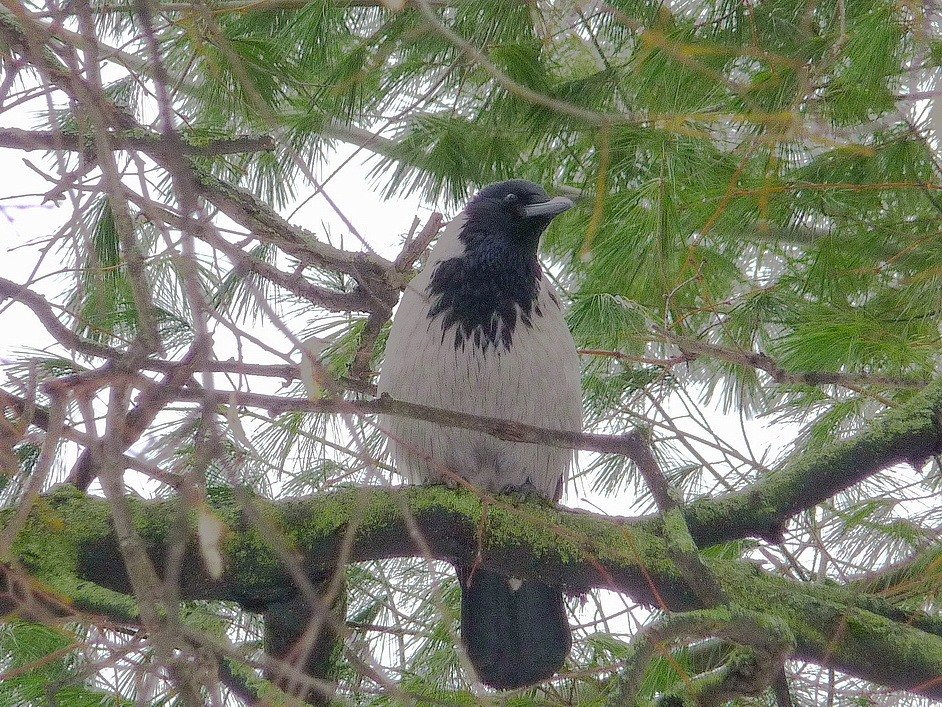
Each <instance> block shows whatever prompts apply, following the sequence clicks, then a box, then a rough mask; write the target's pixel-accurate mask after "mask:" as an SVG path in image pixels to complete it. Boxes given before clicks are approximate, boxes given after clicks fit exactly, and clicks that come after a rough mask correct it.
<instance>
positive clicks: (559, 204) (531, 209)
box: [523, 196, 573, 218]
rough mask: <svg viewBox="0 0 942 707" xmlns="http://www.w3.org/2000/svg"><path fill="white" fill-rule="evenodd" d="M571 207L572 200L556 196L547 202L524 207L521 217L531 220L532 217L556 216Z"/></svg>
mask: <svg viewBox="0 0 942 707" xmlns="http://www.w3.org/2000/svg"><path fill="white" fill-rule="evenodd" d="M572 206H573V204H572V199H567V198H566V197H564V196H557V197H554V198H552V199H550V200H549V201H544V202H541V203H539V204H529V205H527V206H524V207H523V215H524V216H525V217H526V218H533V217H534V216H558V215H559V214H561V213H562V212H563V211H567V210H569V209H571V208H572Z"/></svg>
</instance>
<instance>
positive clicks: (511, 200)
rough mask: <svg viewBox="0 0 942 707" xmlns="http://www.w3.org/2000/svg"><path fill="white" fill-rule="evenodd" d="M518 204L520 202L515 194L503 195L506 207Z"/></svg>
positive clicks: (512, 207) (514, 206)
mask: <svg viewBox="0 0 942 707" xmlns="http://www.w3.org/2000/svg"><path fill="white" fill-rule="evenodd" d="M519 204H520V199H518V198H517V195H516V194H508V195H507V196H505V197H504V206H506V207H508V208H511V209H516V208H517V207H518V205H519Z"/></svg>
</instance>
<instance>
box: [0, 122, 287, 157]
mask: <svg viewBox="0 0 942 707" xmlns="http://www.w3.org/2000/svg"><path fill="white" fill-rule="evenodd" d="M109 137H110V143H111V145H112V146H113V147H114V148H115V149H119V150H137V151H139V152H145V153H147V154H151V155H156V154H161V155H167V154H171V153H176V154H184V155H189V156H196V157H216V156H220V155H234V154H241V153H245V152H271V151H272V150H274V149H275V141H274V140H273V139H272V138H271V137H270V136H268V135H261V136H253V135H238V136H235V137H231V138H217V139H212V140H207V141H205V142H187V141H185V140H182V141H181V140H168V139H167V138H166V136H163V135H159V134H157V133H153V134H143V135H142V134H141V131H140V130H135V131H133V132H132V131H125V132H123V133H114V134H113V135H111V136H109ZM0 147H8V148H11V149H15V150H24V151H27V152H29V151H32V150H50V151H51V150H71V151H74V152H84V153H88V154H89V155H90V154H92V153H93V152H94V141H93V139H92V136H90V135H89V136H82V135H79V134H78V133H74V132H69V131H65V130H22V129H20V128H0Z"/></svg>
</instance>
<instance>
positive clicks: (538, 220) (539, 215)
mask: <svg viewBox="0 0 942 707" xmlns="http://www.w3.org/2000/svg"><path fill="white" fill-rule="evenodd" d="M571 207H572V202H571V201H570V200H569V199H566V198H565V197H561V196H558V197H556V198H554V199H550V197H549V195H547V193H546V191H545V190H544V189H543V187H541V186H540V185H539V184H534V183H533V182H528V181H527V180H525V179H511V180H508V181H506V182H498V183H497V184H491V185H490V186H487V187H484V188H483V189H482V190H481V191H479V192H478V193H477V194H475V196H474V198H473V199H471V201H470V202H468V205H467V207H465V215H466V216H467V221H466V222H465V225H464V228H463V229H462V233H461V239H462V240H463V241H464V243H465V246H466V247H468V248H469V249H473V248H476V247H479V246H481V245H486V244H494V241H495V240H496V241H500V242H502V244H504V245H508V246H513V247H514V249H516V248H522V249H523V250H524V252H525V253H527V254H535V253H536V247H537V244H538V243H539V241H540V236H541V235H543V231H545V230H546V227H547V226H548V225H549V223H550V221H552V220H553V219H554V218H555V217H556V216H558V215H559V214H561V213H562V212H563V211H566V210H567V209H569V208H571Z"/></svg>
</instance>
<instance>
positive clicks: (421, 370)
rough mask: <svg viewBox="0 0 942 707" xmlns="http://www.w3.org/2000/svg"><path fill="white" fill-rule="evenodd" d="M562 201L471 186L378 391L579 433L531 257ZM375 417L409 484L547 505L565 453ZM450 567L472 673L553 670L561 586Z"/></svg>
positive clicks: (503, 681) (544, 284)
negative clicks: (461, 487) (463, 487)
mask: <svg viewBox="0 0 942 707" xmlns="http://www.w3.org/2000/svg"><path fill="white" fill-rule="evenodd" d="M572 206H573V202H572V201H571V200H570V199H567V198H565V197H560V196H558V197H555V198H550V196H549V195H548V194H547V192H546V191H545V190H544V189H543V188H542V187H541V186H539V185H538V184H535V183H533V182H530V181H526V180H523V179H511V180H509V181H504V182H499V183H497V184H491V185H489V186H487V187H484V188H483V189H481V190H480V191H478V192H477V194H475V195H474V196H473V197H472V198H471V199H470V201H468V203H467V205H466V206H465V208H464V210H463V211H462V212H461V213H459V214H458V215H457V216H456V217H455V218H454V219H452V220H451V221H450V222H449V224H448V225H447V226H446V227H445V228H444V229H443V231H442V232H441V234H440V235H439V237H438V241H437V243H436V244H435V246H434V248H433V249H432V251H431V253H430V254H429V256H428V259H427V262H426V264H425V267H424V268H423V269H422V271H421V272H420V273H419V274H418V275H417V276H416V277H415V278H414V279H413V280H412V281H411V282H410V283H409V285H408V286H407V288H406V291H405V293H404V295H403V297H402V300H401V302H400V303H399V305H398V307H397V309H396V312H395V316H394V317H393V323H392V327H391V329H390V332H389V337H388V339H387V344H386V353H385V357H384V361H383V364H382V366H381V370H380V376H379V379H378V381H377V389H378V393H379V394H380V395H383V394H388V395H389V396H390V397H392V398H395V399H398V400H403V401H407V402H411V403H419V404H422V405H427V406H432V407H437V408H444V409H448V410H454V411H458V412H462V413H471V414H475V415H484V416H487V417H496V418H501V419H504V420H510V421H515V422H521V423H526V424H530V425H537V426H540V427H544V428H552V429H555V430H565V431H569V432H581V431H582V388H581V378H580V365H579V356H578V353H577V351H576V346H575V343H574V341H573V337H572V334H571V333H570V331H569V328H568V325H567V324H566V319H565V314H564V311H563V306H562V303H561V302H560V298H559V296H558V295H557V293H556V290H555V288H554V287H553V285H552V284H551V282H550V281H549V279H548V278H547V276H546V274H545V273H544V272H543V269H542V267H541V265H540V262H539V259H538V256H537V249H538V246H539V242H540V238H541V237H542V235H543V233H544V231H545V230H546V229H547V227H548V226H549V224H550V222H551V221H552V220H553V219H554V218H555V217H556V216H558V215H559V214H561V213H563V212H564V211H566V210H568V209H569V208H571V207H572ZM380 426H381V428H382V429H383V430H384V431H385V432H386V434H387V436H388V438H389V440H390V447H391V449H390V451H391V455H392V458H393V460H394V463H395V466H396V468H397V470H398V471H399V473H400V474H402V475H403V476H404V477H405V478H406V479H407V480H408V481H409V482H411V483H416V484H441V483H445V484H448V485H452V486H455V485H458V484H459V483H462V484H465V483H467V484H471V485H472V486H474V487H476V488H478V489H480V490H482V491H486V492H490V493H510V492H512V493H515V494H522V495H525V496H528V497H531V496H537V497H541V498H545V499H549V500H551V501H553V502H556V501H558V500H559V499H560V497H561V495H562V492H563V489H564V486H565V484H566V481H567V479H568V475H569V468H570V464H571V462H572V458H573V452H572V450H569V449H562V448H559V447H551V446H548V445H545V444H537V443H521V442H511V441H507V440H502V439H498V438H496V437H494V436H491V435H488V434H485V433H483V432H477V431H473V430H468V429H463V428H457V427H445V426H442V425H439V424H436V423H434V422H428V421H423V420H416V419H411V418H407V417H403V416H393V415H386V416H382V417H381V419H380ZM459 479H460V480H461V481H460V482H459ZM455 567H456V570H457V575H458V581H459V584H460V586H461V623H460V636H461V641H462V643H463V645H464V648H465V651H466V655H467V656H468V659H469V660H470V663H471V665H472V666H473V668H474V672H475V673H476V674H477V677H478V679H479V680H480V681H481V682H482V683H484V684H485V685H488V686H490V687H492V688H495V689H498V690H510V689H516V688H521V687H527V686H531V685H535V684H537V683H540V682H542V681H544V680H547V679H549V678H551V677H553V676H554V675H555V674H556V673H558V672H559V671H560V669H561V668H562V666H563V665H564V663H565V661H566V658H567V656H568V654H569V650H570V648H571V645H572V634H571V629H570V627H569V623H568V619H567V616H566V606H565V603H564V599H563V593H562V590H561V588H559V587H557V586H552V585H550V584H546V583H544V582H542V581H540V579H539V578H533V577H530V578H526V579H522V578H516V577H513V576H505V575H503V574H500V573H498V572H496V571H493V570H491V569H489V568H487V567H483V566H480V565H479V564H478V566H474V564H472V565H470V566H469V565H467V564H461V563H456V565H455Z"/></svg>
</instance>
